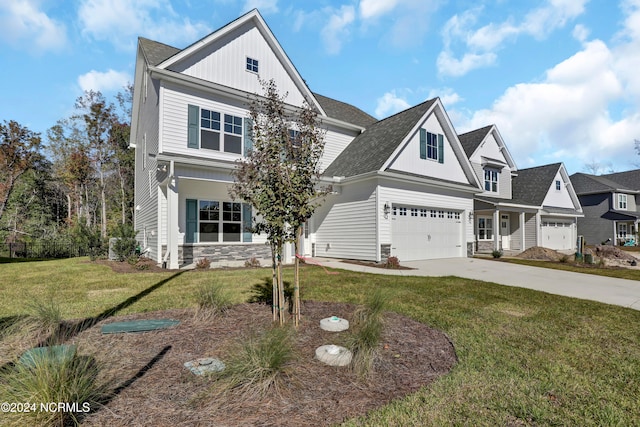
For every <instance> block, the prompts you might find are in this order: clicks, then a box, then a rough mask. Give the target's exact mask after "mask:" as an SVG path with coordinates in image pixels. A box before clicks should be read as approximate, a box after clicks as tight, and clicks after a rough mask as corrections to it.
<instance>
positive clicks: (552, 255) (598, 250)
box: [516, 245, 640, 269]
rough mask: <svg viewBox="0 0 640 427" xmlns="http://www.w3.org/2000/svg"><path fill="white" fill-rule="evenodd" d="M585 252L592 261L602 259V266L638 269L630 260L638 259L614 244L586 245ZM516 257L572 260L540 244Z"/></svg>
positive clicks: (637, 262)
mask: <svg viewBox="0 0 640 427" xmlns="http://www.w3.org/2000/svg"><path fill="white" fill-rule="evenodd" d="M585 253H586V254H591V255H593V259H594V263H597V262H598V261H599V260H600V259H602V260H603V262H604V266H606V267H613V268H632V269H640V266H639V265H635V266H634V265H632V261H634V260H635V261H636V264H640V259H639V258H638V257H636V256H634V255H632V253H631V252H627V251H624V250H623V249H620V248H618V247H616V246H607V245H596V246H594V247H587V248H586V249H585ZM516 257H517V258H522V259H530V260H540V261H560V260H561V259H562V258H563V257H567V258H568V260H569V261H571V262H572V261H573V258H574V257H573V255H566V254H563V253H560V252H558V251H555V250H553V249H548V248H543V247H540V246H534V247H532V248H529V249H527V250H526V251H524V252H522V253H520V254H518V255H516ZM580 265H583V266H587V264H580Z"/></svg>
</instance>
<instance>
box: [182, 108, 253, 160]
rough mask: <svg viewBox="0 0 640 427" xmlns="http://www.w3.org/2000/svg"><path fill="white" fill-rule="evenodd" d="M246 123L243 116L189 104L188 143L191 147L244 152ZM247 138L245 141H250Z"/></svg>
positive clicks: (226, 151) (235, 152)
mask: <svg viewBox="0 0 640 427" xmlns="http://www.w3.org/2000/svg"><path fill="white" fill-rule="evenodd" d="M198 111H199V113H198ZM197 117H199V121H198V120H197ZM244 125H245V123H244V120H243V119H242V117H237V116H234V115H231V114H222V113H220V112H219V111H214V110H209V109H206V108H198V107H197V106H195V105H189V132H188V138H187V145H188V147H190V148H201V149H206V150H214V151H222V152H224V153H234V154H242V145H243V131H244ZM245 139H247V141H245V143H247V142H249V141H250V140H249V139H248V138H247V137H245Z"/></svg>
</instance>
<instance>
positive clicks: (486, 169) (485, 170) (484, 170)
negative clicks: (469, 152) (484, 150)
mask: <svg viewBox="0 0 640 427" xmlns="http://www.w3.org/2000/svg"><path fill="white" fill-rule="evenodd" d="M487 172H488V173H489V174H490V175H489V179H487ZM493 173H495V178H496V179H495V181H494V180H493ZM483 175H484V191H485V192H487V193H499V192H500V171H499V170H497V169H493V168H484V169H483ZM487 182H489V188H490V189H489V190H487ZM494 183H495V187H496V189H495V191H494V190H493V184H494Z"/></svg>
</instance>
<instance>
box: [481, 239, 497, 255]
mask: <svg viewBox="0 0 640 427" xmlns="http://www.w3.org/2000/svg"><path fill="white" fill-rule="evenodd" d="M493 249H494V248H493V240H479V241H478V252H493Z"/></svg>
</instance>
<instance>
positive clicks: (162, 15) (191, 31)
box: [78, 0, 210, 49]
mask: <svg viewBox="0 0 640 427" xmlns="http://www.w3.org/2000/svg"><path fill="white" fill-rule="evenodd" d="M78 19H79V21H80V25H81V28H82V33H83V34H84V35H86V36H89V37H92V38H94V39H96V40H108V41H109V42H111V43H112V44H114V45H115V46H116V47H118V48H120V49H129V48H132V47H133V46H135V40H136V36H138V35H143V36H145V37H149V38H152V39H155V40H161V41H162V42H164V43H167V44H176V43H180V42H192V41H193V40H197V39H198V38H200V37H202V36H203V35H205V34H206V33H208V32H209V31H210V30H209V27H208V26H207V25H205V24H203V23H192V22H191V21H190V20H189V19H188V18H181V17H180V16H179V15H178V14H177V13H176V12H175V11H174V10H173V8H172V7H171V3H170V2H169V1H168V0H139V1H137V2H131V1H129V0H82V1H81V4H80V7H79V8H78Z"/></svg>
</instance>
